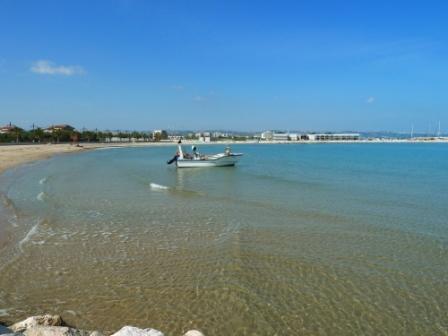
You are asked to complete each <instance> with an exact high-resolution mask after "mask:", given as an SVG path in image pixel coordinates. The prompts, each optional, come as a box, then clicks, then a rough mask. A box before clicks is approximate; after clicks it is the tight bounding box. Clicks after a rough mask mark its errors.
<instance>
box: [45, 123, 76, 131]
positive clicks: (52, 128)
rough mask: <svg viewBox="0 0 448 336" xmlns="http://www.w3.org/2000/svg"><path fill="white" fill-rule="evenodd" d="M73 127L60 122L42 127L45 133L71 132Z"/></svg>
mask: <svg viewBox="0 0 448 336" xmlns="http://www.w3.org/2000/svg"><path fill="white" fill-rule="evenodd" d="M74 129H75V128H74V127H73V126H70V125H67V124H61V125H51V126H50V127H47V128H45V129H44V132H45V133H54V132H62V131H66V132H71V131H73V130H74Z"/></svg>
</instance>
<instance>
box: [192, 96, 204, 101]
mask: <svg viewBox="0 0 448 336" xmlns="http://www.w3.org/2000/svg"><path fill="white" fill-rule="evenodd" d="M205 99H206V98H205V97H204V96H194V97H193V100H194V101H195V102H203V101H204V100H205Z"/></svg>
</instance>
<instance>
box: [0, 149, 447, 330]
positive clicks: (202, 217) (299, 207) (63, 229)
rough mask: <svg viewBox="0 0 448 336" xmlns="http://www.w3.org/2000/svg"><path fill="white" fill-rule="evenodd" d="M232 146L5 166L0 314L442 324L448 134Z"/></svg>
mask: <svg viewBox="0 0 448 336" xmlns="http://www.w3.org/2000/svg"><path fill="white" fill-rule="evenodd" d="M186 148H187V147H185V149H186ZM232 149H233V151H234V152H241V153H244V156H243V157H242V158H241V161H240V162H239V163H238V165H236V166H235V167H223V168H200V169H197V168H196V169H194V168H192V169H188V168H184V169H176V168H175V167H174V166H172V165H171V166H169V165H167V164H166V161H167V160H168V159H170V158H171V157H172V156H173V155H174V153H175V151H176V148H175V146H159V147H138V148H109V149H100V150H92V151H85V152H83V153H80V154H73V155H60V156H55V157H53V158H51V159H48V160H43V161H38V162H35V163H31V164H27V165H23V166H20V167H18V168H15V169H12V170H9V171H7V172H5V173H4V174H2V175H1V176H0V204H1V205H0V206H1V208H0V321H1V322H4V323H12V322H16V321H18V320H20V319H23V318H26V317H28V316H32V315H38V314H43V313H51V314H60V315H61V316H62V318H63V319H64V320H65V321H66V323H68V324H69V325H74V326H76V327H78V328H81V329H90V330H100V331H103V332H105V333H111V332H114V331H116V330H118V329H119V328H121V327H122V326H124V325H133V326H137V327H142V328H148V327H151V328H155V329H159V330H162V331H163V332H164V333H165V335H167V336H169V335H181V334H182V333H183V332H185V331H187V330H190V329H199V330H201V331H202V332H204V333H205V335H208V336H209V335H447V334H448V145H447V144H436V143H417V144H415V143H414V144H404V143H387V144H380V143H372V144H365V143H362V144H282V145H279V144H277V145H276V144H244V145H234V146H233V147H232ZM199 150H200V151H201V152H203V153H215V152H222V151H223V150H224V145H207V146H199Z"/></svg>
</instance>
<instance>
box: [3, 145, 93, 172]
mask: <svg viewBox="0 0 448 336" xmlns="http://www.w3.org/2000/svg"><path fill="white" fill-rule="evenodd" d="M84 149H85V147H76V146H72V145H69V144H57V145H56V144H51V145H6V146H0V158H1V160H0V173H3V172H4V171H5V170H7V169H9V168H12V167H15V166H18V165H20V164H23V163H27V162H32V161H35V160H40V159H46V158H49V157H51V156H53V155H55V154H63V153H73V152H79V151H81V150H84Z"/></svg>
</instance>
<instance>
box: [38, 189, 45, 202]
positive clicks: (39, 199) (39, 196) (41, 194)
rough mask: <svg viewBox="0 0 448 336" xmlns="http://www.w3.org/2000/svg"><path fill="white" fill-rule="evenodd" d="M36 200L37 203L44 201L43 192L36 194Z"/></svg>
mask: <svg viewBox="0 0 448 336" xmlns="http://www.w3.org/2000/svg"><path fill="white" fill-rule="evenodd" d="M36 199H37V200H38V201H41V202H43V201H44V200H45V193H44V192H43V191H41V192H40V193H38V194H37V196H36Z"/></svg>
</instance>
